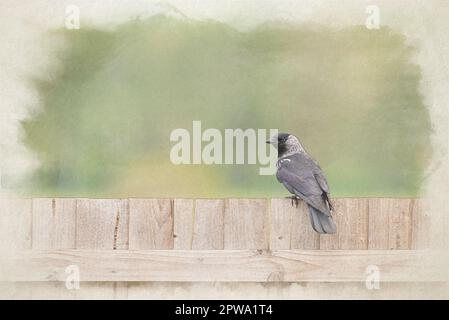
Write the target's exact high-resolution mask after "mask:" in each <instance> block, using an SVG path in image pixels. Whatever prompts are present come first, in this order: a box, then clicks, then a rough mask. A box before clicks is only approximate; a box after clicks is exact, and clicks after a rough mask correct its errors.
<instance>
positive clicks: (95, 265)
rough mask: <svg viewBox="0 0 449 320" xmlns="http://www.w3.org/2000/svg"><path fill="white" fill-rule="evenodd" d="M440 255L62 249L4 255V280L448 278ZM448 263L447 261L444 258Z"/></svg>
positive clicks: (418, 253)
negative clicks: (375, 271) (371, 272)
mask: <svg viewBox="0 0 449 320" xmlns="http://www.w3.org/2000/svg"><path fill="white" fill-rule="evenodd" d="M442 254H446V255H447V252H436V253H432V252H429V251H413V250H395V251H392V250H386V251H377V250H373V251H369V250H354V251H347V250H327V251H326V250H323V251H316V250H308V251H307V250H302V251H301V250H280V251H272V252H270V251H264V250H230V251H229V250H182V251H179V250H145V251H126V250H108V251H98V250H94V251H92V250H58V251H30V252H24V253H21V254H19V255H15V256H13V257H9V256H3V257H1V259H0V265H1V266H2V270H1V271H2V272H1V273H0V281H4V280H5V279H8V280H9V281H65V280H66V277H67V274H66V273H65V268H66V266H67V265H78V266H80V275H81V281H255V282H270V281H285V282H292V281H327V282H333V281H363V282H364V281H366V277H367V273H366V270H367V266H369V265H376V266H377V267H378V268H379V270H380V272H381V274H380V275H381V277H380V279H379V280H380V281H447V280H448V273H447V270H446V269H443V268H442V266H443V265H442V264H441V262H442V259H441V257H442ZM446 261H447V259H446Z"/></svg>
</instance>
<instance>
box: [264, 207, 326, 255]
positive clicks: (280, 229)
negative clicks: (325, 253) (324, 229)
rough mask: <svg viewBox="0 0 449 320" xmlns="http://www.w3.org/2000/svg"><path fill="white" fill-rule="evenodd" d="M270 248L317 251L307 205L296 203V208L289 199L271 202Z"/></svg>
mask: <svg viewBox="0 0 449 320" xmlns="http://www.w3.org/2000/svg"><path fill="white" fill-rule="evenodd" d="M270 227H271V232H270V248H271V249H273V250H286V249H319V240H320V238H319V236H318V234H317V233H316V232H315V231H313V229H312V226H311V224H310V220H309V213H308V208H307V205H306V204H305V203H304V202H303V201H299V202H298V207H296V206H295V205H293V204H292V201H291V200H290V199H272V200H271V220H270Z"/></svg>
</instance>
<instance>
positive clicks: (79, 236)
mask: <svg viewBox="0 0 449 320" xmlns="http://www.w3.org/2000/svg"><path fill="white" fill-rule="evenodd" d="M0 201H1V203H0V213H1V216H0V219H1V220H0V232H1V233H0V235H1V238H2V239H3V240H2V242H3V251H4V252H5V253H4V254H3V255H2V258H0V268H1V269H0V281H15V282H16V281H65V280H66V278H67V274H66V268H67V266H70V265H76V266H78V267H79V269H80V276H81V281H95V282H98V281H113V282H122V281H124V282H129V281H189V282H191V281H256V282H266V281H285V282H296V281H326V282H332V281H365V279H366V270H367V268H368V267H369V266H370V265H375V266H376V267H377V268H378V269H379V270H380V271H381V273H382V277H381V280H382V281H443V280H446V279H447V278H446V277H447V274H445V272H444V268H443V267H442V266H443V265H442V263H444V260H445V257H443V256H441V254H440V253H435V252H432V251H429V250H425V249H427V248H428V238H429V232H428V231H429V223H430V215H429V210H428V205H427V203H426V202H425V201H423V200H420V199H385V198H362V199H355V198H342V199H335V200H334V206H335V213H334V219H335V220H336V223H337V226H338V232H337V234H335V235H318V234H316V233H315V232H314V231H313V230H312V228H311V226H310V222H309V220H308V219H309V218H308V214H307V208H306V206H305V205H304V204H303V203H300V205H299V206H298V207H297V208H296V207H293V206H292V205H291V201H290V200H288V199H196V200H192V199H59V198H58V199H3V200H0ZM442 270H443V272H442Z"/></svg>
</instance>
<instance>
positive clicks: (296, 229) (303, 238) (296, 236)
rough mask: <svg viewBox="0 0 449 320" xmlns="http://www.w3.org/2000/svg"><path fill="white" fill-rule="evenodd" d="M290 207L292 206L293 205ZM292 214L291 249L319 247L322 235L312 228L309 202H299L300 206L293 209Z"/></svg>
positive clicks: (313, 248) (315, 248) (314, 248)
mask: <svg viewBox="0 0 449 320" xmlns="http://www.w3.org/2000/svg"><path fill="white" fill-rule="evenodd" d="M287 202H288V200H287ZM284 207H285V205H284ZM290 208H292V206H291V205H290ZM291 214H292V231H291V244H290V249H306V250H308V249H310V250H317V249H319V248H320V236H319V235H318V234H317V233H316V232H315V231H314V230H313V228H312V225H311V223H310V220H309V209H308V206H307V204H306V203H305V202H304V201H301V202H300V203H298V208H295V209H293V210H292V211H291Z"/></svg>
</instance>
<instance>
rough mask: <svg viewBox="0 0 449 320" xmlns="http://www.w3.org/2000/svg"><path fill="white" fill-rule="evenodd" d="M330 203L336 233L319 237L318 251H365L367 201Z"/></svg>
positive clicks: (366, 240)
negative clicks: (332, 206)
mask: <svg viewBox="0 0 449 320" xmlns="http://www.w3.org/2000/svg"><path fill="white" fill-rule="evenodd" d="M332 203H333V205H334V210H333V213H332V216H333V219H334V221H335V223H336V224H337V233H336V234H333V235H320V249H321V250H332V249H348V250H349V249H353V250H363V249H367V247H368V199H352V198H342V199H334V200H333V201H332Z"/></svg>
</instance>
